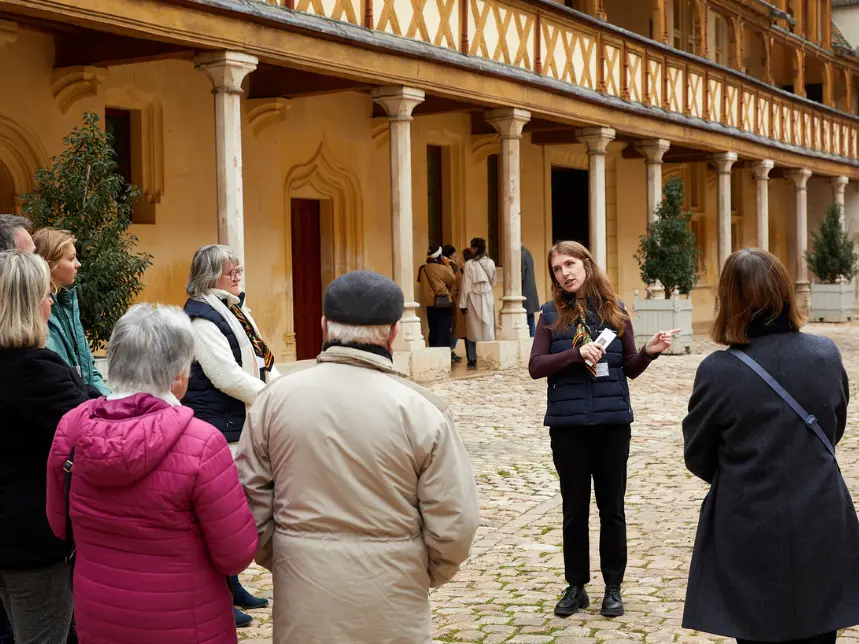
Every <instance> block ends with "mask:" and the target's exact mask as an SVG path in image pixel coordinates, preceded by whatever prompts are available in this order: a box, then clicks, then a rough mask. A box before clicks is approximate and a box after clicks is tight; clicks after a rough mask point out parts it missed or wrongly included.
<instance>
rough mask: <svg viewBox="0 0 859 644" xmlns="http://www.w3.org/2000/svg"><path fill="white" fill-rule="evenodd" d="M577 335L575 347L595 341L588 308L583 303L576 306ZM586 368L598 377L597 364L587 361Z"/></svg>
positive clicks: (593, 375) (574, 341) (574, 337)
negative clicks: (592, 335)
mask: <svg viewBox="0 0 859 644" xmlns="http://www.w3.org/2000/svg"><path fill="white" fill-rule="evenodd" d="M576 318H577V319H576V324H577V327H576V335H575V336H573V346H574V347H583V346H584V345H586V344H589V343H590V342H593V338H591V329H590V327H589V326H588V318H587V309H586V308H585V307H583V306H582V305H581V304H578V305H577V307H576ZM585 368H586V369H587V370H588V371H589V372H590V373H591V376H592V377H594V378H596V376H597V366H596V365H595V364H594V365H589V364H588V363H587V362H586V363H585Z"/></svg>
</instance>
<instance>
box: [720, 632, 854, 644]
mask: <svg viewBox="0 0 859 644" xmlns="http://www.w3.org/2000/svg"><path fill="white" fill-rule="evenodd" d="M837 635H838V633H837V632H836V631H833V632H832V633H823V634H822V635H815V636H814V637H809V638H806V639H804V640H788V641H786V642H780V643H779V644H834V643H835V638H836V637H837ZM737 642H738V644H759V643H758V642H757V641H756V640H737ZM760 644H763V642H761V643H760ZM768 644H773V643H772V642H769V643H768Z"/></svg>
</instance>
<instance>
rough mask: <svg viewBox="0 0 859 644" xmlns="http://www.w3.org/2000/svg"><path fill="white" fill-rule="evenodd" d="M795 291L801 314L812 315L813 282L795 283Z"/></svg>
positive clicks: (797, 305)
mask: <svg viewBox="0 0 859 644" xmlns="http://www.w3.org/2000/svg"><path fill="white" fill-rule="evenodd" d="M794 293H795V294H796V307H797V308H798V309H799V312H800V314H802V315H805V316H806V317H807V316H809V315H811V284H810V283H808V282H806V281H802V282H797V283H796V284H795V285H794Z"/></svg>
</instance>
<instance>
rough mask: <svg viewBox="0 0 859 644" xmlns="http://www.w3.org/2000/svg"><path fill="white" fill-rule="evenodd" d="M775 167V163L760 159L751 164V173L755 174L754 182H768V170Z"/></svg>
mask: <svg viewBox="0 0 859 644" xmlns="http://www.w3.org/2000/svg"><path fill="white" fill-rule="evenodd" d="M774 167H775V162H773V161H772V160H771V159H762V160H761V161H758V162H756V163H754V164H752V172H754V174H755V181H768V180H769V178H770V170H772V169H773V168H774Z"/></svg>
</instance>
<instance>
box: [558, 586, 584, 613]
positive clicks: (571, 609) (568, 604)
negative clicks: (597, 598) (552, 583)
mask: <svg viewBox="0 0 859 644" xmlns="http://www.w3.org/2000/svg"><path fill="white" fill-rule="evenodd" d="M590 605H591V600H590V598H589V597H588V594H587V593H586V592H585V587H584V586H581V587H579V586H568V587H567V589H566V590H565V591H564V594H563V595H561V599H560V600H559V601H558V603H557V604H555V615H557V616H558V617H569V616H570V615H572V614H573V613H577V612H578V611H579V609H580V608H587V607H588V606H590Z"/></svg>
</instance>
